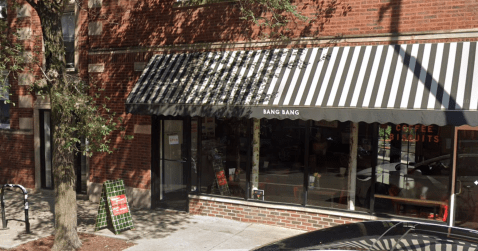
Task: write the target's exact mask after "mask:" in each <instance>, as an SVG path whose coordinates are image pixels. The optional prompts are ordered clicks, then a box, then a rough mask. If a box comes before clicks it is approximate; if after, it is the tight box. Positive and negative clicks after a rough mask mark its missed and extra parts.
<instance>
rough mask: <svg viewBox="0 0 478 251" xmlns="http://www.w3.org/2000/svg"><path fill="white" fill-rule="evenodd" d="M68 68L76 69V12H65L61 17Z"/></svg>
mask: <svg viewBox="0 0 478 251" xmlns="http://www.w3.org/2000/svg"><path fill="white" fill-rule="evenodd" d="M61 26H62V30H63V43H64V44H65V53H66V55H65V59H66V67H67V68H74V67H75V12H65V13H63V16H62V17H61Z"/></svg>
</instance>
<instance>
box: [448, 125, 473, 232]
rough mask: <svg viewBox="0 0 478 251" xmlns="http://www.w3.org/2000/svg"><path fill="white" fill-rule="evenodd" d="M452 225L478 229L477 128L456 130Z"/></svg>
mask: <svg viewBox="0 0 478 251" xmlns="http://www.w3.org/2000/svg"><path fill="white" fill-rule="evenodd" d="M455 137H456V145H455V146H456V150H455V156H454V157H455V163H456V165H455V166H456V171H455V172H456V175H455V180H454V182H455V191H454V198H453V199H454V200H455V207H454V211H455V212H454V225H456V226H460V227H466V228H471V229H478V128H475V127H469V126H464V127H458V128H456V134H455Z"/></svg>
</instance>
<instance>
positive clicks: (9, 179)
mask: <svg viewBox="0 0 478 251" xmlns="http://www.w3.org/2000/svg"><path fill="white" fill-rule="evenodd" d="M0 156H1V158H0V167H1V168H0V184H21V185H23V186H24V187H28V188H33V187H35V166H34V154H33V135H28V134H12V133H0Z"/></svg>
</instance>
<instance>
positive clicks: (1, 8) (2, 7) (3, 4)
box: [0, 0, 7, 19]
mask: <svg viewBox="0 0 478 251" xmlns="http://www.w3.org/2000/svg"><path fill="white" fill-rule="evenodd" d="M6 18H7V1H6V0H0V19H6Z"/></svg>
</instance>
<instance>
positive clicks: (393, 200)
mask: <svg viewBox="0 0 478 251" xmlns="http://www.w3.org/2000/svg"><path fill="white" fill-rule="evenodd" d="M379 135H380V140H379V151H378V157H377V162H378V165H377V166H376V171H375V175H376V183H375V195H374V199H375V203H374V210H375V211H376V212H384V213H391V214H399V215H406V216H412V217H420V218H429V219H435V220H442V221H443V220H446V214H445V211H446V208H447V205H448V198H449V196H450V195H449V177H450V176H449V175H450V173H451V170H450V169H451V164H450V163H451V160H450V153H451V151H452V138H453V137H452V136H453V128H452V127H438V126H434V125H406V124H388V125H381V126H380V131H379ZM357 178H358V179H362V180H365V179H367V178H369V177H367V173H365V172H363V173H357Z"/></svg>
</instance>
